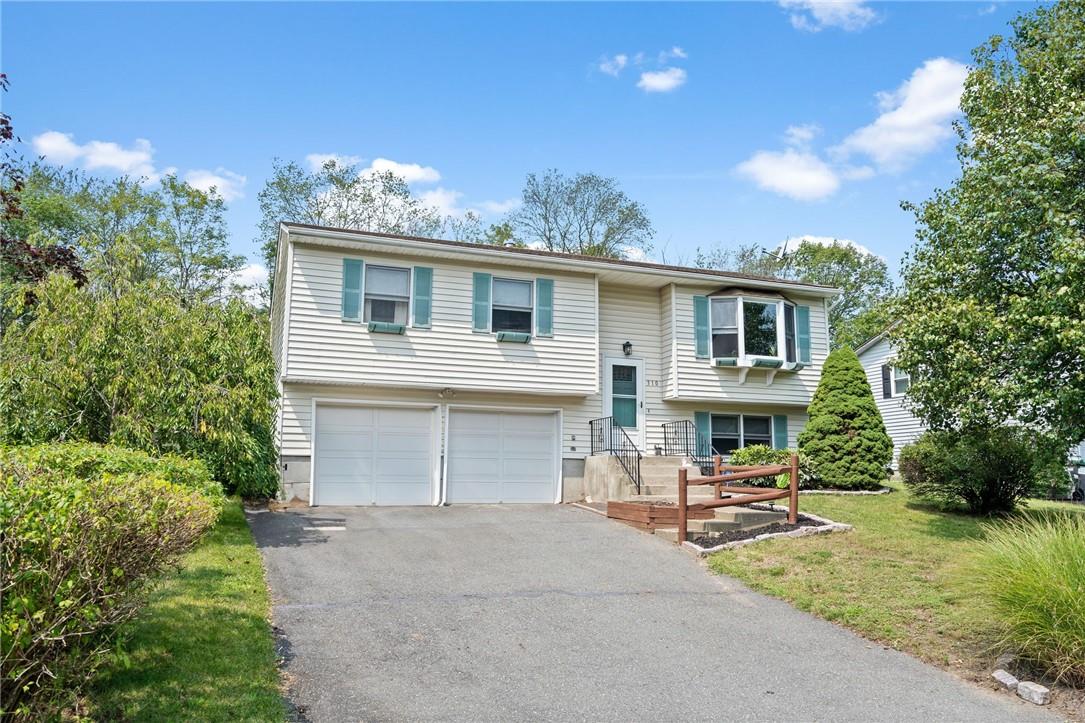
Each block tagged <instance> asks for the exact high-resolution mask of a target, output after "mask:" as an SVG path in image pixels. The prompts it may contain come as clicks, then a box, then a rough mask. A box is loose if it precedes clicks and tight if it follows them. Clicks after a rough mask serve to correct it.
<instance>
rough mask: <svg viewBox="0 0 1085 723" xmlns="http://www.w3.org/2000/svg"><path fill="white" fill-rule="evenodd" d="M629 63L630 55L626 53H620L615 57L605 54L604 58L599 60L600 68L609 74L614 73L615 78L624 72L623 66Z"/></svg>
mask: <svg viewBox="0 0 1085 723" xmlns="http://www.w3.org/2000/svg"><path fill="white" fill-rule="evenodd" d="M628 64H629V56H628V55H626V54H625V53H618V54H617V55H615V56H614V57H613V58H608V57H607V56H605V55H604V56H603V59H602V60H600V61H599V70H600V71H602V72H604V73H606V74H607V75H613V76H614V77H615V78H617V77H618V74H619V73H621V72H622V68H624V67H625V66H626V65H628Z"/></svg>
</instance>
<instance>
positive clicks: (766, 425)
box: [712, 414, 772, 455]
mask: <svg viewBox="0 0 1085 723" xmlns="http://www.w3.org/2000/svg"><path fill="white" fill-rule="evenodd" d="M753 444H763V445H765V446H766V447H771V446H772V417H761V416H754V415H750V414H713V415H712V453H713V454H719V455H729V454H731V453H732V452H734V451H735V450H736V449H741V448H743V447H749V446H750V445H753Z"/></svg>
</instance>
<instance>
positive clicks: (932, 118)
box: [832, 58, 968, 171]
mask: <svg viewBox="0 0 1085 723" xmlns="http://www.w3.org/2000/svg"><path fill="white" fill-rule="evenodd" d="M967 76H968V68H967V67H966V66H964V65H962V64H961V63H958V62H957V61H955V60H950V59H949V58H934V59H932V60H928V61H927V62H925V63H924V64H923V65H922V66H920V67H919V68H917V69H916V70H915V71H914V72H913V73H912V77H910V78H909V79H908V80H906V81H905V82H904V83H903V84H901V86H900V87H899V88H897V89H896V90H895V91H893V92H891V93H878V95H877V98H878V106H879V109H880V110H881V111H882V113H881V115H879V116H878V118H877V119H876V120H875V121H874V122H873V123H871V124H870V125H867V126H864V127H862V128H860V129H859V130H857V131H855V132H854V133H852V134H851V135H849V136H848V137H847V138H845V139H844V142H843V143H841V144H840V145H839V146H837V147H836V148H834V149H832V151H833V153H834V154H836V155H837V156H838V157H840V158H847V157H848V156H849V155H850V154H853V153H861V154H864V155H866V156H869V157H870V158H871V159H872V160H873V161H874V162H875V163H876V164H877V165H878V167H879V168H880V169H882V170H888V171H899V170H901V169H903V168H904V167H906V166H907V165H908V164H909V163H911V162H912V161H914V160H915V159H916V158H917V157H918V156H920V155H923V154H924V153H928V152H930V151H931V150H933V149H934V148H935V147H936V146H937V145H938V144H939V143H941V142H942V141H944V140H945V139H946V138H948V137H949V136H950V135H952V133H953V130H952V126H951V124H950V121H951V120H952V119H953V117H954V116H956V115H957V114H958V113H959V112H960V111H959V108H960V101H961V93H962V92H963V90H964V81H965V78H966V77H967Z"/></svg>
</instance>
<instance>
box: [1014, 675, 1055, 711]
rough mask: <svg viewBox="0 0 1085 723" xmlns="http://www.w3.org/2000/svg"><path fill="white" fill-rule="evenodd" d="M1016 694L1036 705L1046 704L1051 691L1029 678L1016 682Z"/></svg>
mask: <svg viewBox="0 0 1085 723" xmlns="http://www.w3.org/2000/svg"><path fill="white" fill-rule="evenodd" d="M1017 695H1019V696H1021V697H1022V698H1024V699H1025V700H1027V701H1028V702H1029V703H1035V704H1036V705H1047V704H1048V703H1050V702H1051V691H1050V690H1048V689H1047V688H1045V687H1044V686H1042V685H1040V684H1039V683H1033V682H1032V681H1029V680H1024V681H1021V682H1020V683H1018V684H1017Z"/></svg>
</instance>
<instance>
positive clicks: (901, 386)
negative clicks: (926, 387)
mask: <svg viewBox="0 0 1085 723" xmlns="http://www.w3.org/2000/svg"><path fill="white" fill-rule="evenodd" d="M891 374H892V382H893V396H894V397H903V396H904V395H905V394H907V393H908V387H910V386H912V378H911V377H910V376H909V375H908V372H906V371H904V370H903V369H897V368H896V367H893V369H892V372H891Z"/></svg>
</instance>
